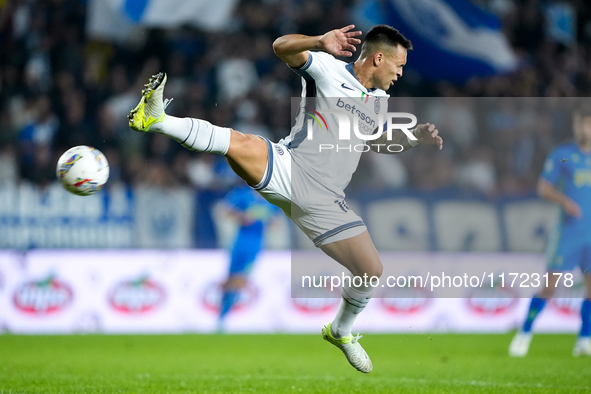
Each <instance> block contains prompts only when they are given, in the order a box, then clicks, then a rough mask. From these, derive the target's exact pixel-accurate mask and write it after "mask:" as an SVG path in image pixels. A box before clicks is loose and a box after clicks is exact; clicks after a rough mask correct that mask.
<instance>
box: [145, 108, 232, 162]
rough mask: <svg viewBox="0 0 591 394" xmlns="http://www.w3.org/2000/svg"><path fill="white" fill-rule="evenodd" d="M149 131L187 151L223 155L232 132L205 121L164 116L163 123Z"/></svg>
mask: <svg viewBox="0 0 591 394" xmlns="http://www.w3.org/2000/svg"><path fill="white" fill-rule="evenodd" d="M150 131H155V132H157V133H160V134H164V135H166V136H168V137H171V138H172V139H174V140H176V141H178V142H180V143H181V145H182V146H184V147H185V148H187V149H190V150H196V151H199V152H212V153H218V154H220V155H225V154H226V153H227V152H228V148H229V147H230V137H231V135H232V132H231V131H230V129H229V128H227V127H219V126H215V125H212V124H211V123H209V122H208V121H206V120H201V119H194V118H177V117H174V116H170V115H166V117H165V118H164V121H163V122H161V123H155V124H154V125H152V127H151V129H150Z"/></svg>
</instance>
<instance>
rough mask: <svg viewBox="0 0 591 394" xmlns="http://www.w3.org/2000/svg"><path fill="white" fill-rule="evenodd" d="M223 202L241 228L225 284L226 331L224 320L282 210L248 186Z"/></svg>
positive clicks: (221, 320) (223, 313) (221, 326)
mask: <svg viewBox="0 0 591 394" xmlns="http://www.w3.org/2000/svg"><path fill="white" fill-rule="evenodd" d="M222 203H223V207H224V209H225V211H226V213H227V214H229V215H230V216H232V217H234V218H235V219H236V220H237V221H238V223H239V229H238V233H237V234H236V238H235V240H234V243H233V245H232V251H231V260H230V267H229V272H228V278H227V280H226V282H225V283H224V285H223V293H222V300H221V304H220V315H219V321H218V331H223V329H224V319H225V318H226V316H227V315H228V313H229V312H230V311H231V309H232V306H234V305H235V304H236V302H237V301H238V300H239V299H240V294H241V291H242V290H243V289H244V286H245V285H246V282H247V280H248V275H249V273H250V271H251V269H252V267H253V265H254V262H255V260H256V257H257V255H258V254H259V252H260V251H261V249H262V248H263V243H264V232H265V228H266V227H267V225H268V224H269V223H270V222H271V221H272V220H273V219H274V218H276V217H277V213H278V212H279V209H278V208H277V207H275V206H274V205H271V204H269V203H268V202H267V201H265V200H264V199H263V198H262V197H261V196H260V195H259V194H258V193H256V192H255V191H253V190H252V189H251V188H249V187H247V186H240V187H238V188H236V189H234V190H232V191H230V192H229V193H228V194H227V195H226V197H225V198H224V199H223V202H222Z"/></svg>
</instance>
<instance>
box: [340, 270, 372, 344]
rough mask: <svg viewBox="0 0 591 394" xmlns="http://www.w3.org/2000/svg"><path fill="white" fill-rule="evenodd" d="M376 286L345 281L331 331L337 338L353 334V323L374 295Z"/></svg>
mask: <svg viewBox="0 0 591 394" xmlns="http://www.w3.org/2000/svg"><path fill="white" fill-rule="evenodd" d="M374 290H375V289H374V288H373V287H372V286H371V285H370V284H367V286H361V287H354V286H353V285H352V284H349V283H347V281H345V285H344V286H343V287H342V288H341V295H342V297H343V298H341V304H340V305H339V310H338V312H337V315H336V317H335V318H334V320H333V321H332V324H331V326H330V333H331V334H332V336H333V337H335V338H336V339H338V338H343V337H348V336H349V335H351V330H352V329H353V323H354V322H355V319H356V318H357V315H358V314H360V313H361V311H363V309H364V308H365V306H366V305H367V304H368V303H369V300H370V299H371V296H372V295H373V292H374Z"/></svg>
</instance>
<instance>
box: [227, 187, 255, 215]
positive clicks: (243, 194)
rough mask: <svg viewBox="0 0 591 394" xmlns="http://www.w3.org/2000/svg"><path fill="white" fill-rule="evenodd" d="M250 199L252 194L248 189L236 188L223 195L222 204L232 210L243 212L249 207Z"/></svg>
mask: <svg viewBox="0 0 591 394" xmlns="http://www.w3.org/2000/svg"><path fill="white" fill-rule="evenodd" d="M252 200H253V198H252V195H251V194H250V191H249V190H248V189H246V188H237V189H234V190H232V191H231V192H230V193H228V194H227V195H226V196H225V197H224V204H225V205H226V207H228V208H229V209H231V210H233V211H236V212H240V213H244V212H246V210H247V209H248V208H249V206H250V204H251V202H252Z"/></svg>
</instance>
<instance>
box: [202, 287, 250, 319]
mask: <svg viewBox="0 0 591 394" xmlns="http://www.w3.org/2000/svg"><path fill="white" fill-rule="evenodd" d="M223 294H224V283H223V282H211V283H209V284H208V285H206V286H205V290H204V291H203V293H202V295H201V296H200V299H201V302H202V304H203V306H204V307H205V309H207V310H209V311H210V312H212V313H218V312H219V311H220V306H221V304H222V296H223ZM258 297H259V291H258V289H257V288H256V287H255V285H254V284H253V283H252V282H248V281H247V282H246V284H245V285H244V287H242V288H241V289H240V295H239V296H238V300H237V301H236V303H235V304H234V305H232V309H231V311H232V312H235V311H243V310H247V309H248V308H249V307H250V306H251V305H252V304H254V303H255V302H256V300H257V299H258Z"/></svg>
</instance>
